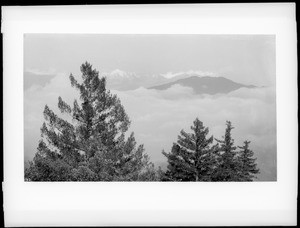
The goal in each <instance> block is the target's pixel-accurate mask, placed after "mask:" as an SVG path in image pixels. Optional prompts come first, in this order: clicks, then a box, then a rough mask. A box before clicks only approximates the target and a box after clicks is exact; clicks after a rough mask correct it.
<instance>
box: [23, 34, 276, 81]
mask: <svg viewBox="0 0 300 228" xmlns="http://www.w3.org/2000/svg"><path fill="white" fill-rule="evenodd" d="M24 47H25V48H24V69H25V71H35V70H39V71H40V72H43V73H47V72H48V73H54V72H65V73H70V72H74V73H76V72H79V66H80V64H82V63H83V62H85V61H88V62H90V63H92V64H93V66H94V67H96V68H97V69H98V70H99V71H102V72H110V71H113V70H115V69H120V70H122V71H127V72H128V71H129V72H135V73H136V74H138V75H142V76H147V75H153V74H166V73H168V72H172V73H174V74H175V73H177V72H185V71H190V70H194V71H204V72H212V73H213V74H216V75H220V76H224V77H226V78H229V79H232V80H234V81H236V82H240V83H245V84H255V85H258V86H262V85H264V86H266V85H267V86H268V85H274V84H275V36H272V35H238V36H237V35H80V34H76V35H73V34H71V35H70V34H69V35H51V34H40V35H39V34H26V35H25V38H24Z"/></svg>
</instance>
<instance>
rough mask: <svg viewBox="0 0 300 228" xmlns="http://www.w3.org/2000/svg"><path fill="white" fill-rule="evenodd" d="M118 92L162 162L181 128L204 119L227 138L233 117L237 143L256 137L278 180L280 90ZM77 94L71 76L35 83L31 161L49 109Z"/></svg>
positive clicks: (27, 98)
mask: <svg viewBox="0 0 300 228" xmlns="http://www.w3.org/2000/svg"><path fill="white" fill-rule="evenodd" d="M111 92H112V93H115V94H117V95H118V97H119V98H120V99H121V102H122V104H123V105H124V107H125V110H126V112H127V113H128V115H129V117H130V119H131V122H132V123H131V127H130V131H134V132H135V136H136V139H137V141H138V143H140V144H144V146H145V149H146V152H147V153H148V154H149V155H150V157H151V160H152V161H153V162H155V163H156V164H157V165H163V164H164V162H166V160H165V158H164V157H163V155H162V153H161V152H162V150H163V149H164V150H166V151H169V150H170V148H171V146H172V143H173V142H175V141H176V140H177V136H178V134H179V132H180V130H181V129H185V130H186V131H189V130H190V126H191V124H192V122H193V120H194V119H195V118H196V117H198V118H199V119H200V120H201V121H202V122H203V123H204V125H205V126H207V127H209V130H210V134H213V135H214V137H215V138H219V139H220V138H221V137H222V135H223V134H224V131H225V122H226V120H230V121H232V123H233V125H234V127H235V129H234V130H233V132H232V133H233V137H234V139H235V142H236V144H237V145H241V144H242V142H243V141H244V140H246V139H247V140H250V141H251V142H252V143H251V149H253V150H254V152H255V155H256V157H257V158H258V164H259V168H260V169H261V174H260V175H259V179H260V180H276V106H275V104H276V102H275V89H274V88H256V89H246V88H242V89H239V90H236V91H234V92H231V93H229V94H227V95H221V94H219V95H214V96H210V95H198V96H196V95H193V94H192V90H191V88H188V87H182V86H178V85H175V86H172V87H171V88H169V89H168V90H165V91H156V90H148V89H145V88H142V87H141V88H138V89H136V90H131V91H117V90H112V91H111ZM77 95H78V94H77V92H76V91H75V90H74V89H73V88H71V86H70V82H69V79H68V75H66V74H58V75H56V77H54V78H53V79H52V80H51V81H50V83H48V84H47V85H46V86H45V87H41V86H32V87H31V88H30V89H28V90H26V91H25V94H24V108H25V118H24V119H25V122H24V124H25V127H24V131H25V132H24V133H25V159H31V158H32V157H33V155H34V153H35V152H36V147H37V142H38V140H39V138H40V132H39V129H40V127H41V124H42V122H43V115H42V112H43V108H44V106H45V104H48V105H49V107H50V108H51V109H53V110H54V111H55V112H56V113H58V109H57V98H58V96H61V97H62V98H63V99H64V100H65V101H66V102H68V103H72V102H73V100H74V98H75V97H77Z"/></svg>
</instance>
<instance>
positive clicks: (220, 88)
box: [148, 76, 256, 95]
mask: <svg viewBox="0 0 300 228" xmlns="http://www.w3.org/2000/svg"><path fill="white" fill-rule="evenodd" d="M173 85H181V86H185V87H190V88H192V89H193V90H194V92H195V93H196V94H211V95H213V94H217V93H221V94H225V93H230V92H232V91H234V90H237V89H239V88H242V87H244V88H256V86H254V85H244V84H240V83H236V82H234V81H231V80H229V79H227V78H224V77H209V76H204V77H199V76H191V77H188V78H183V79H178V80H176V81H172V82H168V83H165V84H162V85H158V86H152V87H149V88H148V89H156V90H166V89H168V88H170V87H171V86H173Z"/></svg>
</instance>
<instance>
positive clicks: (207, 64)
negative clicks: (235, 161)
mask: <svg viewBox="0 0 300 228" xmlns="http://www.w3.org/2000/svg"><path fill="white" fill-rule="evenodd" d="M85 61H88V62H90V63H91V64H92V65H93V66H94V67H95V68H96V69H97V70H99V71H100V72H111V71H113V70H116V69H120V70H122V71H125V72H134V73H136V74H138V75H141V76H147V75H148V76H149V75H153V74H167V73H168V75H172V74H176V73H178V72H187V71H201V72H211V73H212V74H214V75H219V76H223V77H226V78H228V79H231V80H234V81H235V82H239V83H244V84H253V85H257V86H262V85H264V86H267V87H264V88H257V89H252V90H249V89H245V88H244V89H239V90H237V91H234V92H232V93H230V94H227V95H213V96H210V95H200V96H195V95H193V94H192V91H191V89H190V88H187V87H181V86H175V87H171V88H169V89H167V90H165V91H155V90H147V89H144V88H139V89H136V90H132V91H117V90H112V93H115V94H117V95H118V97H119V98H120V99H121V102H122V104H123V105H124V107H125V110H126V112H127V113H128V115H129V117H130V119H131V122H132V124H131V127H130V131H133V132H134V133H135V136H136V139H137V142H138V144H144V146H145V150H146V153H147V154H149V155H150V157H151V160H152V161H154V162H155V163H156V164H160V163H161V162H165V161H166V160H165V158H164V157H163V155H162V153H161V152H162V150H163V149H164V150H166V151H169V150H170V148H171V146H172V143H173V142H176V140H177V135H178V134H179V132H180V130H181V129H185V130H186V131H189V130H190V126H191V124H192V122H193V120H194V119H195V118H196V117H198V118H199V119H200V120H201V121H203V123H204V125H205V126H207V127H209V129H210V134H213V135H214V137H216V138H219V139H221V137H222V135H223V134H224V131H225V122H226V120H230V121H232V123H233V125H234V126H235V129H234V130H233V136H234V138H235V140H236V141H235V142H236V144H237V145H241V144H242V142H243V141H244V140H246V139H247V140H250V141H251V146H250V147H251V149H253V150H254V152H255V156H256V157H257V158H258V164H259V168H260V169H261V174H260V176H259V177H260V180H276V175H277V174H276V173H277V171H276V96H275V78H276V77H275V68H276V66H275V37H274V36H263V35H258V36H248V35H227V36H224V35H49V34H48V35H38V34H31V35H28V34H27V35H25V37H24V85H25V90H24V137H25V140H24V141H25V145H24V149H25V159H32V157H33V155H34V154H35V152H36V147H37V144H38V140H39V139H40V127H41V125H42V123H43V114H42V113H43V109H44V106H45V104H48V106H49V107H50V108H51V109H52V110H53V111H54V112H55V113H59V112H58V108H57V98H58V96H61V97H62V98H63V99H64V100H65V101H66V102H67V103H72V102H73V100H74V98H75V97H76V96H77V93H76V91H75V90H74V89H73V88H71V86H70V82H69V78H68V76H69V74H70V73H71V72H72V73H74V75H75V76H79V67H80V65H81V64H82V63H83V62H85ZM170 72H172V73H170ZM28 75H31V76H30V77H28ZM29 78H30V80H28V79H29Z"/></svg>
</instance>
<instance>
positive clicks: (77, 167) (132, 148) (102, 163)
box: [25, 62, 152, 181]
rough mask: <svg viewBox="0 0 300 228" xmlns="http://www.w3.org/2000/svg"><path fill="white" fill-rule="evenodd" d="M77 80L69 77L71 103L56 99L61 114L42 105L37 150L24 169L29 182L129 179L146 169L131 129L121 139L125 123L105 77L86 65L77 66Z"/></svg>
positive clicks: (147, 163) (143, 154) (144, 157)
mask: <svg viewBox="0 0 300 228" xmlns="http://www.w3.org/2000/svg"><path fill="white" fill-rule="evenodd" d="M80 70H81V73H82V83H79V82H78V81H77V80H76V79H75V78H74V76H73V75H72V74H71V75H70V81H71V85H72V87H75V88H76V89H77V90H78V91H79V93H80V102H81V103H78V101H77V100H76V99H75V100H74V103H73V107H71V106H70V105H68V104H67V103H66V102H64V101H63V100H62V98H61V97H59V98H58V107H59V109H60V111H61V113H65V114H67V115H69V117H70V118H71V119H72V122H69V121H67V120H65V119H63V118H60V117H59V116H58V115H56V114H55V113H54V112H53V111H52V110H51V109H50V108H49V107H48V106H47V105H46V106H45V109H44V117H45V122H44V123H43V125H42V128H41V135H42V139H41V140H40V142H39V145H38V149H37V150H38V151H37V153H36V155H35V157H34V159H33V162H31V163H30V165H29V168H27V169H26V170H25V179H26V180H31V181H132V180H137V181H138V180H139V178H140V176H142V179H143V180H144V179H145V176H143V173H144V172H148V171H149V169H150V168H151V167H152V164H151V163H150V162H149V158H148V156H147V155H146V154H145V153H144V148H143V146H142V145H139V146H137V145H136V141H135V138H134V135H133V133H132V134H131V135H130V136H129V137H128V139H125V133H126V131H127V130H128V127H129V124H130V121H129V118H128V116H127V114H126V113H125V110H124V108H123V106H122V105H121V102H120V100H119V99H118V98H117V96H116V95H113V94H111V93H110V91H109V90H107V89H106V79H105V77H101V78H99V72H98V71H96V70H95V69H92V65H90V64H89V63H87V62H86V63H84V64H82V65H81V68H80ZM149 166H150V168H149Z"/></svg>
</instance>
